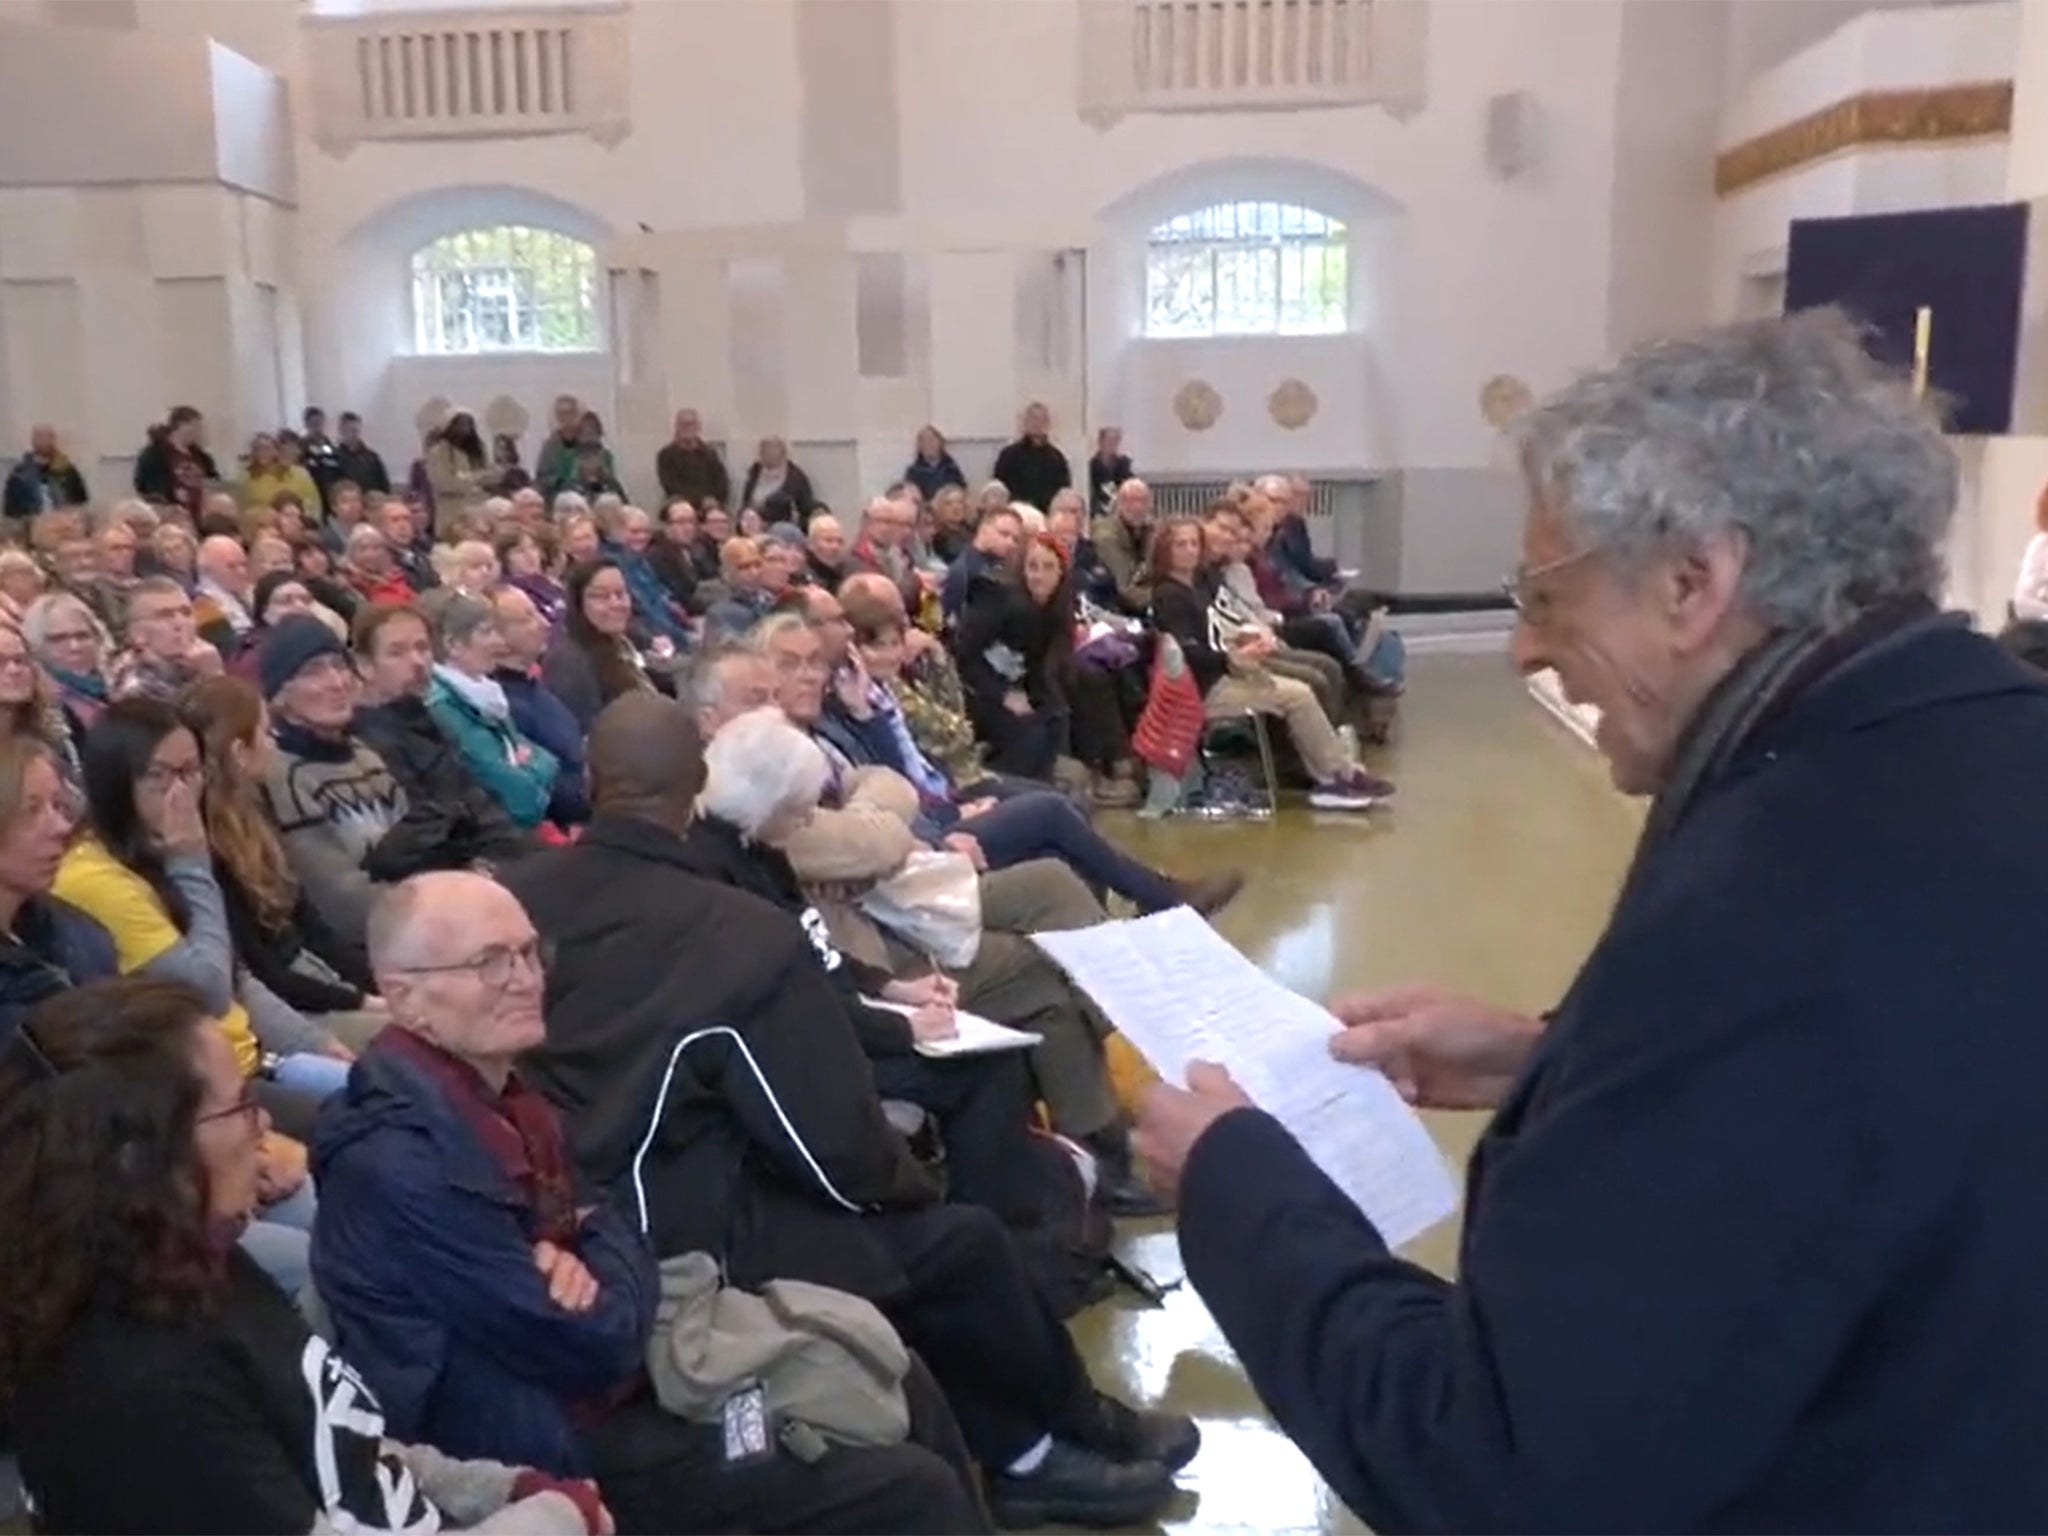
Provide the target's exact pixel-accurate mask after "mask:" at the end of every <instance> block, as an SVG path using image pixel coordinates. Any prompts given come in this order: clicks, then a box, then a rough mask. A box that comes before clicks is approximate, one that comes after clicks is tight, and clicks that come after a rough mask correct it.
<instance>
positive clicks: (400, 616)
mask: <svg viewBox="0 0 2048 1536" xmlns="http://www.w3.org/2000/svg"><path fill="white" fill-rule="evenodd" d="M476 607H478V608H482V607H483V605H482V604H477V605H476ZM485 611H486V612H487V611H488V610H485ZM351 639H352V642H353V646H354V650H355V656H356V670H357V671H358V672H360V673H361V674H362V679H363V691H362V699H361V702H360V703H359V704H358V705H357V706H356V713H355V720H354V723H353V726H352V729H353V730H354V732H355V734H356V735H358V736H360V737H361V738H362V739H363V740H364V741H365V742H366V743H368V744H369V746H370V749H371V750H372V751H374V752H375V753H376V754H377V755H378V756H379V757H380V758H382V759H383V760H384V766H385V767H386V768H388V769H390V770H391V776H392V777H393V778H394V779H396V780H397V781H398V784H399V787H400V788H401V789H403V790H404V791H405V797H406V800H407V802H408V803H409V804H414V805H430V806H434V807H436V808H437V809H439V810H440V811H442V812H443V813H444V814H446V815H449V816H451V817H453V819H454V820H455V822H456V823H457V824H458V825H460V826H461V827H463V828H465V829H466V831H467V833H468V841H469V848H468V854H469V858H470V859H471V860H477V859H481V860H485V861H487V862H496V861H499V860H504V859H516V858H519V857H521V856H522V855H524V854H526V853H530V852H531V851H532V850H533V847H534V842H533V839H532V837H531V836H530V835H529V833H528V832H526V831H524V830H522V828H521V825H520V823H519V822H518V821H517V820H516V819H515V818H514V817H513V816H512V815H511V813H510V812H509V811H508V809H507V808H506V806H505V803H504V802H503V801H502V800H500V799H499V798H498V797H497V796H496V795H494V794H493V793H492V792H491V791H490V789H489V788H488V787H487V786H486V785H485V784H484V782H483V781H482V780H480V779H479V778H478V777H477V775H476V773H475V772H474V770H473V769H472V768H471V767H470V765H469V761H468V758H467V756H466V754H465V753H464V752H463V750H462V748H461V747H460V746H459V745H458V744H457V743H456V742H455V741H454V740H452V739H451V738H450V736H449V734H448V733H447V732H446V731H444V730H443V729H442V727H441V725H440V722H439V720H438V719H437V718H436V716H435V713H434V711H433V710H432V709H431V708H430V707H429V704H428V696H429V694H430V692H431V691H432V688H433V683H434V647H433V636H432V631H431V629H430V627H429V625H428V623H427V619H426V616H425V615H424V614H423V613H421V612H420V610H419V609H417V608H369V609H365V610H364V612H363V613H362V615H361V616H360V617H359V618H358V619H357V620H356V625H355V631H354V634H353V635H352V636H351ZM521 803H522V805H524V804H525V800H524V798H522V801H521ZM540 803H541V804H542V805H545V804H546V796H545V794H543V795H542V796H541V799H540Z"/></svg>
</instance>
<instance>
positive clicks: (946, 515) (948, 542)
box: [927, 485, 1009, 565]
mask: <svg viewBox="0 0 2048 1536" xmlns="http://www.w3.org/2000/svg"><path fill="white" fill-rule="evenodd" d="M1003 505H1005V506H1007V505H1009V503H1008V502H1007V501H1006V502H1004V503H1003ZM927 506H928V507H929V509H930V512H931V523H932V526H931V533H930V535H929V538H928V542H929V544H930V547H931V552H932V554H933V555H934V556H935V557H936V558H938V559H939V560H941V561H943V562H944V563H945V564H947V565H951V564H952V563H953V562H954V561H955V560H958V559H959V558H960V557H961V556H962V555H963V554H965V553H966V552H967V546H968V544H969V542H970V541H971V540H972V539H973V537H974V511H973V509H972V508H971V507H970V506H969V505H968V503H967V491H966V488H965V487H963V486H958V485H947V486H941V487H940V488H939V490H938V493H937V494H936V495H934V496H933V497H932V498H931V499H930V501H929V502H928V503H927Z"/></svg>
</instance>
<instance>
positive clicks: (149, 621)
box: [107, 576, 221, 703]
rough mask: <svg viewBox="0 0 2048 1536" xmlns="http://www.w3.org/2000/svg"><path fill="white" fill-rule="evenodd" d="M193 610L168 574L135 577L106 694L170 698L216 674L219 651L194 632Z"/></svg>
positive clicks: (196, 627)
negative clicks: (122, 647)
mask: <svg viewBox="0 0 2048 1536" xmlns="http://www.w3.org/2000/svg"><path fill="white" fill-rule="evenodd" d="M193 612H194V610H193V604H192V599H191V598H189V597H187V596H186V595H185V589H184V588H183V587H181V586H179V585H178V583H177V582H175V581H173V580H172V579H171V578H169V577H167V576H148V577H144V578H143V579H142V580H141V581H139V582H137V583H136V584H135V595H134V596H133V597H131V598H130V599H129V600H128V650H127V651H126V652H125V653H124V654H123V655H122V657H121V659H120V660H119V661H117V662H116V663H115V665H114V669H113V676H112V678H111V679H110V681H109V683H108V686H107V691H108V693H109V694H111V695H112V696H113V697H114V698H116V699H127V698H137V697H141V698H151V699H160V700H163V701H164V702H166V703H170V702H174V701H175V700H176V699H177V698H178V697H179V696H180V695H181V694H183V693H184V691H185V690H186V689H187V688H189V687H191V686H192V685H193V684H194V683H196V682H198V681H199V680H200V679H201V678H206V677H218V676H219V675H220V671H221V654H220V652H219V651H217V650H216V649H214V647H212V646H211V645H209V644H207V643H206V641H204V640H202V639H201V638H200V637H199V627H198V625H197V624H196V623H194V621H193Z"/></svg>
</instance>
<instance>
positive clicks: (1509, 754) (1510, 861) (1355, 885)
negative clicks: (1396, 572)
mask: <svg viewBox="0 0 2048 1536" xmlns="http://www.w3.org/2000/svg"><path fill="white" fill-rule="evenodd" d="M1400 738H1401V739H1400V740H1399V742H1398V743H1396V744H1395V745H1394V746H1393V747H1391V748H1389V749H1387V750H1386V751H1385V752H1383V753H1380V754H1378V755H1377V756H1376V758H1375V760H1374V764H1373V766H1374V767H1375V768H1376V769H1378V770H1379V771H1381V772H1383V773H1385V774H1387V775H1388V776H1389V777H1391V778H1394V779H1395V780H1397V781H1398V782H1399V784H1400V786H1401V794H1400V803H1399V808H1398V810H1395V811H1392V812H1389V813H1386V814H1384V815H1382V814H1377V813H1376V814H1375V815H1374V816H1373V817H1372V818H1371V824H1370V825H1369V826H1367V825H1360V824H1359V819H1358V818H1357V817H1354V816H1349V815H1343V814H1327V813H1316V812H1312V811H1309V810H1306V809H1287V810H1283V811H1282V813H1281V814H1280V815H1279V816H1278V817H1276V818H1275V819H1274V820H1273V821H1271V822H1268V823H1264V824H1259V823H1242V824H1233V825H1202V824H1196V823H1191V822H1180V821H1175V822H1167V823H1163V824H1144V823H1140V822H1138V821H1137V820H1136V819H1135V818H1128V817H1118V818H1111V819H1106V821H1107V826H1108V829H1109V830H1111V831H1112V833H1113V835H1114V836H1115V837H1116V838H1117V839H1118V841H1119V842H1122V843H1124V844H1125V845H1126V846H1128V847H1130V848H1132V849H1133V850H1134V851H1137V852H1139V853H1140V854H1141V855H1142V856H1143V857H1145V858H1147V859H1148V860H1150V861H1152V862H1154V863H1156V864H1158V865H1159V866H1161V867H1162V868H1165V869H1168V870H1170V871H1172V872H1174V873H1176V874H1181V873H1195V872H1200V871H1202V870H1205V869H1212V868H1215V867H1217V866H1220V865H1225V864H1237V865H1240V866H1242V867H1243V868H1245V869H1246V871H1247V872H1248V873H1249V874H1250V877H1251V878H1250V881H1249V883H1248V884H1247V886H1246V889H1245V892H1244V894H1243V896H1241V897H1240V898H1239V899H1238V901H1237V902H1236V903H1235V904H1233V905H1232V906H1231V907H1230V909H1229V910H1228V911H1226V912H1225V913H1224V914H1223V915H1222V917H1221V918H1220V919H1219V921H1218V924H1217V926H1218V927H1219V928H1220V929H1221V930H1222V931H1223V933H1224V934H1225V935H1226V936H1227V937H1229V938H1230V939H1232V940H1233V941H1234V942H1236V943H1237V944H1238V945H1240V946H1241V947H1242V948H1243V949H1244V950H1245V952H1246V953H1248V954H1249V955H1251V956H1252V957H1253V958H1254V959H1256V960H1258V961H1259V962H1260V963H1261V964H1262V965H1264V966H1265V967H1266V968H1267V969H1268V970H1269V971H1270V972H1271V973H1272V974H1273V975H1274V976H1276V977H1277V978H1278V979H1280V980H1281V981H1283V982H1285V983H1286V984H1287V985H1288V986H1290V987H1293V988H1294V989H1295V990H1297V991H1299V992H1303V993H1306V994H1308V995H1310V996H1316V997H1327V996H1329V995H1331V994H1333V993H1339V992H1345V991H1352V990H1358V989H1367V988H1375V987H1381V986H1388V985H1393V984H1397V983H1402V982H1409V981H1437V982H1441V983H1444V984H1446V985H1450V986H1454V987H1456V988H1458V989H1459V990H1462V991H1469V992H1474V993H1478V994H1481V995H1484V996H1486V997H1489V998H1491V999H1494V1000H1496V1001H1499V1002H1501V1003H1504V1004H1508V1005H1511V1006H1516V1007H1521V1008H1526V1009H1531V1010H1534V1009H1538V1008H1542V1007H1545V1006H1548V1005H1549V1004H1550V1003H1551V1002H1554V1001H1555V1000H1556V998H1557V996H1558V995H1559V993H1560V992H1561V990H1562V989H1563V986H1564V984H1565V983H1566V982H1567V981H1568V980H1569V979H1570V977H1571V975H1572V972H1573V970H1574V969H1575V968H1576V966H1577V963H1578V960H1579V958H1580V957H1581V956H1582V955H1583V954H1584V953H1585V951H1586V949H1587V947H1588V945H1589V944H1590V943H1591V942H1592V940H1593V938H1594V937H1595V936H1596V935H1597V934H1598V932H1599V930H1600V926H1601V924H1602V922H1603V921H1604V920H1605V917H1606V914H1607V910H1608V907H1609V904H1610V903H1611V901H1612V899H1613V895H1614V891H1615V888H1616V886H1617V884H1618V882H1619V880H1620V877H1621V873H1622V871H1623V869H1624V867H1625V866H1626V864H1627V861H1628V854H1629V850H1630V847H1631V846H1632V842H1633V839H1634V836H1635V830H1636V828H1637V826H1638V825H1639V823H1640V816H1639V813H1638V811H1637V809H1636V807H1635V806H1634V805H1633V804H1632V803H1630V802H1627V801H1624V800H1623V799H1621V798H1620V797H1619V796H1618V795H1616V794H1615V793H1614V791H1613V790H1612V789H1610V788H1609V787H1608V785H1607V781H1606V776H1605V773H1604V771H1603V770H1602V767H1601V764H1600V762H1599V760H1598V759H1597V758H1596V757H1595V756H1594V755H1593V754H1592V753H1591V752H1590V751H1589V750H1588V749H1587V748H1586V747H1584V746H1583V745H1581V744H1580V743H1579V742H1578V741H1576V740H1574V739H1572V738H1571V737H1569V736H1567V735H1566V733H1565V731H1564V730H1563V728H1562V727H1561V726H1559V725H1557V724H1556V723H1555V722H1554V721H1552V720H1551V719H1550V718H1549V717H1548V716H1546V715H1545V714H1544V713H1543V712H1542V711H1541V710H1540V709H1539V708H1538V707H1537V706H1536V705H1535V704H1534V703H1533V702H1532V701H1531V700H1530V699H1529V698H1528V696H1527V694H1526V693H1525V692H1524V690H1523V687H1522V684H1521V682H1520V680H1519V679H1517V678H1515V677H1513V676H1511V675H1510V673H1509V672H1508V670H1507V667H1506V664H1505V661H1504V660H1503V659H1501V658H1498V657H1471V656H1441V657H1418V658H1416V660H1415V662H1414V663H1413V665H1412V666H1411V669H1410V674H1409V691H1408V697H1407V700H1406V701H1405V703H1404V705H1403V717H1402V722H1401V729H1400ZM1432 1122H1433V1129H1434V1130H1435V1131H1436V1134H1437V1137H1438V1139H1439V1140H1440V1141H1441V1142H1442V1144H1443V1146H1444V1148H1445V1150H1446V1151H1447V1152H1448V1153H1449V1154H1450V1155H1451V1156H1452V1157H1453V1158H1455V1159H1457V1160H1459V1162H1460V1163H1462V1161H1463V1159H1464V1157H1465V1156H1466V1154H1467V1153H1468V1152H1469V1151H1470V1148H1471V1145H1472V1140H1473V1138H1474V1136H1475V1135H1476V1134H1477V1131H1478V1127H1479V1117H1477V1116H1471V1115H1438V1116H1434V1117H1432ZM1128 1242H1129V1246H1130V1248H1131V1250H1132V1255H1133V1257H1134V1258H1136V1259H1137V1260H1138V1261H1139V1262H1140V1263H1142V1264H1143V1266H1144V1267H1145V1268H1146V1269H1147V1270H1148V1271H1150V1272H1151V1273H1152V1274H1153V1275H1155V1276H1157V1277H1158V1278H1160V1279H1162V1280H1163V1279H1169V1278H1177V1277H1178V1276H1179V1275H1180V1273H1181V1269H1180V1256H1179V1253H1178V1252H1177V1250H1176V1248H1175V1245H1174V1239H1173V1234H1172V1231H1171V1228H1170V1224H1167V1223H1160V1224H1158V1230H1156V1231H1150V1232H1144V1231H1133V1232H1132V1233H1131V1234H1129V1237H1128ZM1455 1242H1456V1231H1455V1227H1454V1225H1452V1224H1448V1223H1447V1224H1446V1225H1445V1226H1444V1227H1442V1228H1440V1229H1438V1230H1437V1231H1435V1232H1432V1233H1429V1234H1428V1235H1426V1236H1425V1237H1423V1238H1422V1239H1421V1240H1420V1241H1419V1242H1417V1243H1416V1244H1415V1245H1414V1247H1413V1248H1412V1249H1411V1250H1409V1251H1410V1253H1411V1255H1412V1256H1413V1257H1415V1258H1417V1259H1419V1260H1420V1261H1421V1262H1423V1263H1426V1264H1429V1265H1432V1266H1433V1267H1436V1268H1438V1269H1442V1270H1444V1271H1446V1272H1448V1271H1449V1269H1450V1267H1451V1262H1452V1255H1453V1253H1454V1251H1455ZM1075 1331H1076V1334H1077V1335H1078V1336H1079V1338H1080V1339H1081V1341H1082V1344H1083V1348H1084V1351H1085V1352H1086V1354H1087V1356H1088V1359H1089V1362H1090V1364H1091V1366H1092V1367H1093V1369H1094V1371H1095V1375H1096V1379H1097V1380H1098V1381H1099V1382H1100V1383H1101V1384H1102V1385H1104V1386H1105V1387H1107V1388H1109V1389H1111V1390H1114V1391H1117V1392H1119V1393H1120V1394H1122V1395H1124V1396H1125V1397H1126V1398H1127V1399H1129V1400H1131V1401H1134V1402H1143V1403H1161V1404H1163V1405H1165V1406H1167V1407H1171V1408H1175V1409H1178V1410H1180V1411H1181V1412H1185V1413H1191V1414H1194V1415H1195V1416H1196V1417H1197V1418H1199V1419H1200V1420H1201V1421H1202V1431H1203V1436H1204V1443H1203V1448H1202V1454H1201V1457H1200V1459H1199V1460H1197V1461H1196V1462H1195V1464H1194V1465H1193V1466H1192V1467H1190V1468H1189V1469H1188V1471H1187V1473H1186V1474H1184V1476H1183V1479H1182V1481H1183V1484H1184V1486H1186V1487H1187V1488H1188V1489H1189V1490H1190V1492H1189V1493H1188V1494H1187V1495H1185V1496H1184V1497H1183V1499H1182V1501H1181V1506H1180V1507H1179V1508H1177V1509H1176V1510H1174V1511H1173V1514H1172V1518H1170V1519H1169V1520H1168V1521H1167V1522H1166V1524H1165V1527H1164V1528H1165V1529H1167V1530H1170V1531H1176V1532H1204V1533H1207V1532H1226V1531H1229V1532H1236V1531H1246V1532H1249V1531H1258V1532H1297V1531H1299V1532H1309V1531H1360V1530H1364V1529H1365V1527H1364V1526H1363V1525H1361V1524H1360V1523H1359V1522H1358V1521H1357V1520H1356V1519H1355V1518H1353V1517H1352V1516H1351V1515H1350V1514H1349V1513H1348V1512H1347V1511H1346V1510H1344V1508H1343V1507H1342V1506H1341V1505H1339V1504H1338V1503H1337V1501H1336V1500H1335V1499H1334V1498H1333V1497H1332V1496H1331V1494H1330V1493H1329V1491H1328V1490H1327V1489H1326V1488H1325V1487H1324V1486H1323V1484H1322V1482H1321V1480H1320V1479H1319V1478H1318V1477H1317V1476H1316V1475H1315V1473H1314V1472H1313V1471H1311V1470H1310V1468H1309V1466H1308V1463H1307V1462H1306V1461H1305V1460H1303V1458H1302V1457H1301V1455H1300V1454H1299V1453H1298V1452H1297V1451H1296V1450H1295V1449H1294V1447H1293V1446H1292V1445H1290V1444H1289V1443H1288V1442H1287V1441H1286V1440H1285V1439H1284V1438H1283V1437H1282V1436H1280V1435H1279V1434H1278V1433H1277V1432H1276V1431H1275V1430H1274V1429H1273V1427H1272V1425H1271V1424H1270V1423H1269V1422H1268V1421H1267V1420H1266V1418H1265V1416H1264V1414H1263V1412H1262V1411H1261V1409H1260V1407H1259V1404H1258V1400H1257V1398H1256V1397H1254V1395H1253V1394H1252V1391H1251V1389H1250V1387H1249V1385H1248V1384H1247V1383H1246V1381H1245V1378H1244V1375H1243V1373H1242V1372H1241V1371H1240V1370H1239V1369H1238V1367H1237V1364H1236V1362H1235V1361H1234V1359H1233V1358H1232V1356H1231V1353H1230V1348H1229V1346H1228V1345H1227V1344H1225V1343H1224V1341H1223V1338H1222V1335H1221V1334H1219V1333H1218V1332H1217V1331H1216V1329H1215V1326H1214V1325H1213V1324H1212V1323H1211V1322H1210V1320H1209V1316H1208V1313H1207V1312H1206V1311H1205V1310H1204V1308H1203V1306H1202V1303H1201V1300H1200V1298H1198V1297H1196V1296H1195V1295H1193V1294H1192V1293H1191V1292H1189V1291H1187V1290H1186V1289H1182V1290H1180V1291H1177V1292H1175V1293H1174V1294H1173V1295H1172V1296H1171V1297H1170V1298H1169V1300H1168V1303H1167V1305H1166V1306H1165V1307H1164V1308H1163V1309H1160V1310H1156V1311H1155V1310H1150V1309H1145V1308H1141V1307H1138V1306H1135V1305H1132V1306H1126V1305H1125V1304H1123V1303H1122V1302H1121V1301H1118V1302H1112V1303H1108V1304H1105V1305H1104V1306H1101V1307H1098V1308H1096V1309H1094V1310H1093V1311H1092V1312H1090V1313H1089V1314H1087V1315H1086V1316H1084V1317H1082V1318H1080V1319H1077V1321H1076V1324H1075Z"/></svg>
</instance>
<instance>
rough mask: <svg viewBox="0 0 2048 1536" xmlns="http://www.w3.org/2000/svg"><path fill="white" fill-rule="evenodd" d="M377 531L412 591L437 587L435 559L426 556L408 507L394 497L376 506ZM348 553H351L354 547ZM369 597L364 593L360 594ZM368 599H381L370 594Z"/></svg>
mask: <svg viewBox="0 0 2048 1536" xmlns="http://www.w3.org/2000/svg"><path fill="white" fill-rule="evenodd" d="M376 527H377V531H378V532H379V533H381V534H383V535H384V547H385V549H386V550H387V551H388V552H389V553H390V556H391V563H392V564H393V565H395V566H396V567H397V568H398V571H399V573H400V574H401V575H402V576H404V578H405V582H406V585H407V586H409V587H411V588H412V590H413V591H414V592H425V591H427V590H428V589H429V588H431V587H435V586H438V585H439V584H440V580H441V578H440V577H439V576H437V575H436V574H435V573H434V562H433V560H432V559H431V558H430V557H429V556H428V554H427V550H426V546H425V544H423V543H422V541H421V529H420V522H419V519H418V518H417V517H415V516H414V515H413V510H412V508H411V507H409V506H407V505H406V504H405V503H404V502H403V501H400V500H398V499H397V498H395V497H394V498H393V499H391V500H390V501H387V502H385V503H384V505H383V506H381V507H379V508H378V509H377V522H376ZM350 554H351V555H353V554H354V550H353V548H351V550H350ZM363 595H364V596H365V597H369V594H368V593H367V592H366V593H364V594H363ZM370 601H371V602H373V603H374V602H380V601H382V599H380V598H375V597H370Z"/></svg>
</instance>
